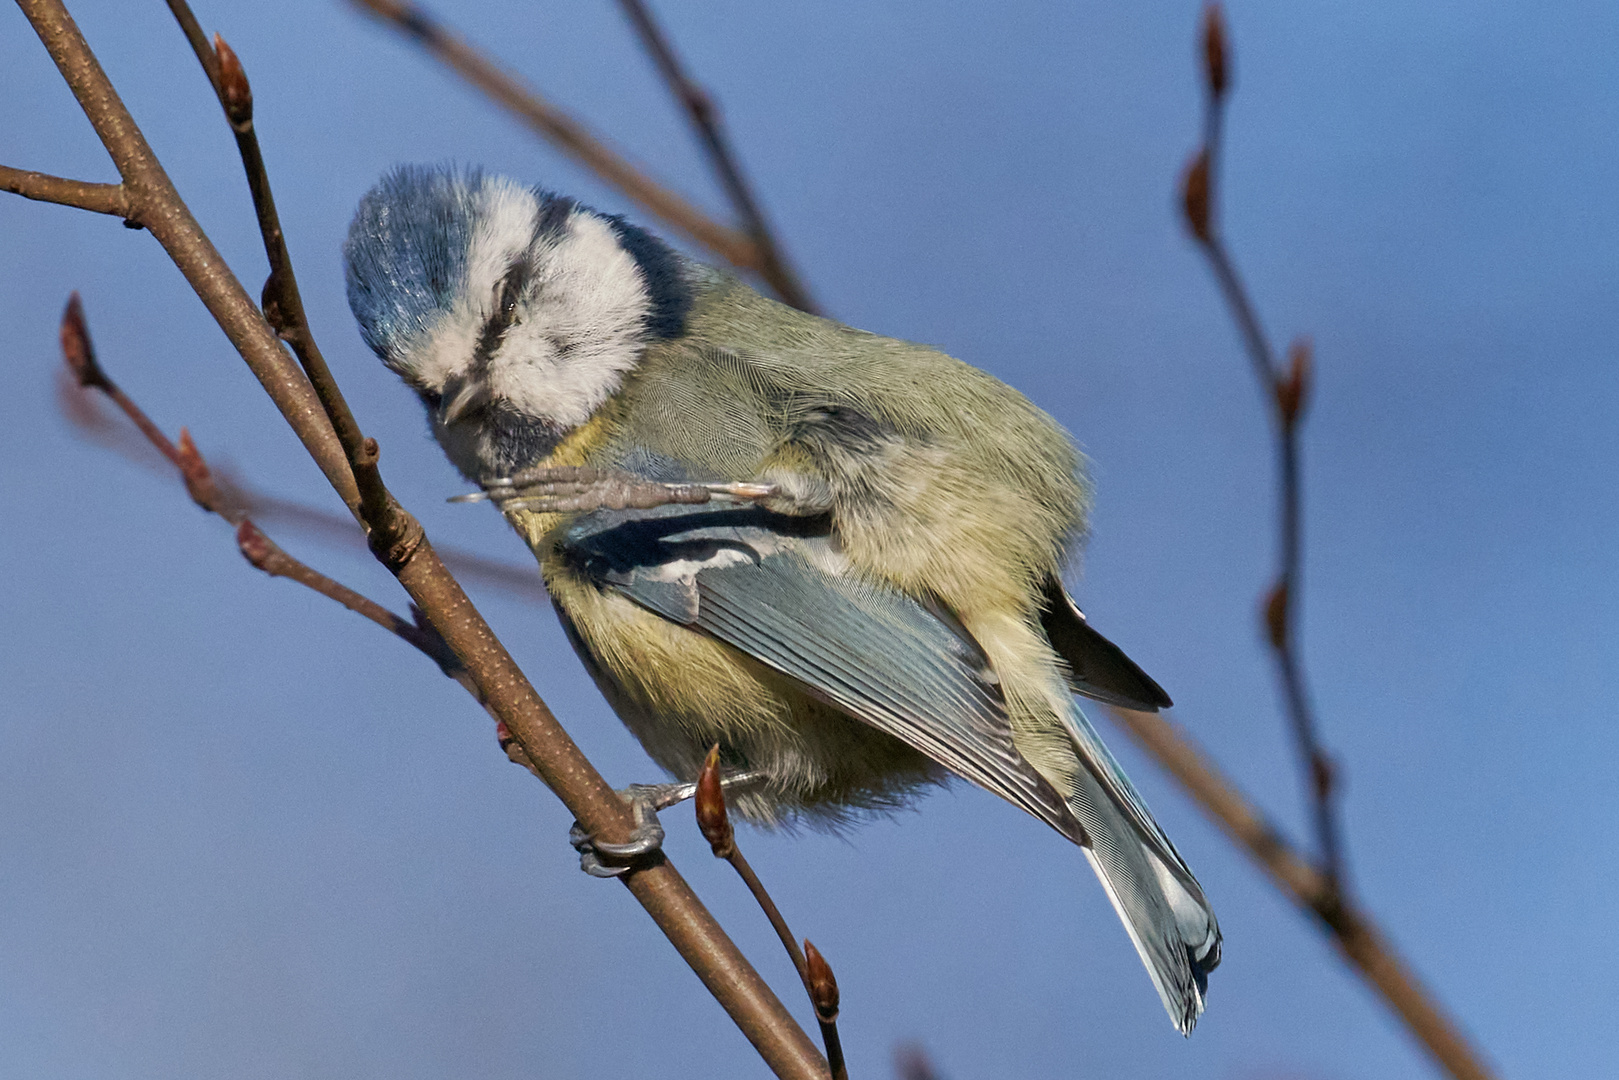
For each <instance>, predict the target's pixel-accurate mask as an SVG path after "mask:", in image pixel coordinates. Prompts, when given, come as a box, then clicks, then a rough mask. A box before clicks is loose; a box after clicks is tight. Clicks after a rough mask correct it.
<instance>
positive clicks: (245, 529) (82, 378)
mask: <svg viewBox="0 0 1619 1080" xmlns="http://www.w3.org/2000/svg"><path fill="white" fill-rule="evenodd" d="M60 337H61V343H62V360H63V363H64V364H66V366H67V370H68V371H69V372H71V373H72V375H73V377H74V380H75V381H76V382H77V384H78V385H79V387H81V388H82V389H84V390H98V391H100V392H101V393H102V394H105V395H106V396H107V398H108V399H110V400H111V401H112V402H113V403H114V404H116V405H117V406H118V408H119V409H120V410H121V411H122V412H123V413H124V415H125V416H127V417H129V419H130V421H131V422H133V423H134V425H135V427H136V428H137V429H138V430H139V431H140V433H141V434H142V436H144V437H145V440H146V443H147V445H149V446H150V447H151V448H152V449H154V450H156V451H157V452H158V453H159V454H160V455H162V457H163V458H164V459H165V460H166V461H168V463H169V464H171V465H173V466H174V468H175V469H176V470H178V471H179V473H180V478H181V480H182V481H184V483H185V487H186V492H187V493H188V494H189V495H190V496H191V500H192V501H193V502H195V503H196V504H197V505H198V506H200V507H202V508H203V509H204V510H206V511H208V512H209V513H212V514H217V515H218V516H220V517H222V518H224V519H225V520H226V521H228V522H230V523H231V524H233V525H235V526H236V527H237V528H236V544H237V547H238V548H239V549H240V551H241V552H242V555H243V556H244V557H245V558H246V559H247V561H248V562H250V563H252V564H253V565H254V566H256V567H258V568H259V569H260V570H263V571H264V572H265V573H267V574H269V575H271V576H272V577H284V578H287V579H289V580H291V581H296V582H298V583H299V584H300V585H304V586H307V587H308V588H310V589H313V590H314V591H315V592H318V593H320V594H321V595H322V596H326V597H330V598H331V599H333V600H336V601H337V602H338V603H340V604H342V605H343V606H344V607H346V608H348V609H349V610H350V611H353V612H355V613H356V614H358V615H361V616H363V617H365V618H367V619H370V620H371V621H372V622H374V623H376V624H377V625H378V626H380V627H382V628H383V629H384V630H387V631H388V632H389V633H392V634H394V635H395V636H396V637H399V638H400V639H402V640H404V641H405V642H407V643H409V644H410V645H412V646H414V647H415V648H417V649H419V650H420V651H421V652H422V653H423V654H425V655H426V656H427V657H428V658H429V659H431V660H432V661H433V662H434V663H436V664H437V665H438V666H439V668H440V669H441V670H442V671H443V672H444V674H446V675H448V676H449V677H450V678H452V679H456V680H457V681H458V682H461V683H462V684H463V685H467V686H468V688H469V689H471V686H470V680H468V679H467V677H466V671H465V669H464V668H463V667H462V666H461V662H460V661H459V660H457V659H456V658H455V654H454V653H452V652H451V651H450V647H449V646H448V645H447V644H445V642H444V639H443V638H442V637H440V636H439V633H438V631H437V630H434V629H433V628H432V626H431V625H425V624H423V623H422V622H420V621H418V622H415V623H412V622H409V621H407V620H405V619H402V618H400V617H399V616H398V615H395V614H394V613H393V612H391V611H389V610H388V609H387V608H385V607H383V606H382V605H381V604H379V603H377V602H376V601H374V600H371V599H369V598H368V597H365V596H362V595H361V594H359V593H357V592H355V591H354V590H353V589H351V588H349V587H348V586H347V585H343V584H341V583H340V582H337V581H334V580H332V579H331V578H329V577H327V576H326V575H325V574H322V573H321V572H320V571H318V570H316V569H314V568H313V567H311V566H308V565H306V564H305V563H302V562H300V561H299V560H297V559H295V558H293V557H292V556H291V555H288V554H287V553H286V552H285V551H284V550H282V548H281V547H280V546H279V545H278V544H276V543H275V541H273V540H271V539H270V538H269V537H268V536H266V535H265V534H264V533H263V531H261V530H260V529H259V527H258V526H257V525H255V524H253V522H252V520H251V519H250V518H249V517H248V515H247V508H246V507H245V506H244V505H243V503H242V502H241V501H240V500H239V499H237V498H236V497H235V490H234V488H233V487H232V486H231V485H228V484H222V483H219V482H218V480H217V477H216V476H215V474H214V472H213V470H211V469H210V468H209V467H208V462H207V461H206V460H205V459H204V458H203V456H202V453H201V451H199V450H198V449H197V444H196V443H194V442H193V441H192V439H191V433H190V432H188V431H187V430H186V429H185V428H181V429H180V440H179V443H178V444H176V443H174V442H171V441H170V440H169V437H168V436H167V435H165V434H164V433H163V431H162V429H161V428H159V427H158V426H157V424H155V423H153V422H152V419H151V418H150V417H149V416H147V415H146V411H145V410H144V409H142V408H141V407H140V406H139V405H137V404H135V401H134V399H132V398H131V397H130V396H129V395H128V394H126V393H124V391H123V390H122V389H121V388H120V387H119V386H118V384H117V383H115V382H113V380H112V379H111V378H110V377H109V376H108V375H107V373H106V370H105V369H104V368H102V366H101V363H100V361H99V360H97V359H96V352H95V345H94V344H93V342H92V339H91V337H90V328H89V325H88V324H87V323H86V322H85V318H84V304H83V302H82V301H81V300H80V299H79V294H78V293H73V294H72V295H71V296H69V297H68V302H67V307H66V308H65V309H64V310H63V312H62V323H61V334H60ZM351 528H352V526H351Z"/></svg>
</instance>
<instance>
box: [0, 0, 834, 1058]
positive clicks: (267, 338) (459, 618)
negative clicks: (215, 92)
mask: <svg viewBox="0 0 1619 1080" xmlns="http://www.w3.org/2000/svg"><path fill="white" fill-rule="evenodd" d="M18 4H19V6H20V7H21V8H22V10H23V13H24V15H25V16H26V17H27V18H28V20H29V22H30V23H31V24H32V25H33V27H34V30H35V32H36V33H37V34H38V35H39V38H40V40H41V42H42V43H43V44H44V45H45V48H46V50H47V51H48V52H49V53H50V56H51V59H52V60H53V61H55V63H56V65H57V68H58V70H59V71H60V72H61V74H62V77H63V79H64V80H65V81H66V82H67V84H68V86H69V88H70V89H71V90H72V91H73V94H74V96H75V97H76V98H77V99H78V101H79V104H80V106H81V108H82V109H83V110H84V113H85V116H86V117H87V118H88V119H89V120H90V123H91V124H92V126H93V127H94V128H95V131H96V134H97V135H98V136H99V137H100V139H101V141H102V144H103V145H104V146H105V147H106V149H107V152H108V154H109V155H110V156H111V158H112V160H113V164H114V165H115V166H116V167H117V169H118V172H119V175H120V177H121V178H122V182H123V187H124V189H125V191H126V193H127V195H128V197H129V203H130V210H131V219H132V220H135V221H138V222H139V223H140V224H141V225H143V226H144V227H145V228H146V229H147V230H148V231H149V232H151V234H152V236H153V238H154V239H156V240H157V241H158V242H159V243H160V244H161V245H162V246H163V249H164V250H165V252H167V253H168V255H169V257H170V258H171V259H172V260H173V262H174V264H175V266H176V268H178V269H179V270H180V272H181V273H182V274H183V275H184V276H185V278H186V280H187V282H188V283H189V284H190V285H191V287H192V288H193V289H194V290H195V291H196V293H197V295H198V297H199V298H200V299H201V300H202V302H203V304H204V305H205V306H206V307H207V309H208V311H209V313H210V314H211V315H212V316H213V317H214V319H215V321H216V322H217V323H218V324H219V326H220V328H221V329H222V330H223V331H224V332H225V334H226V336H227V337H229V338H230V340H231V343H232V344H233V345H234V346H235V347H236V349H237V351H238V352H239V353H240V354H241V356H242V359H243V360H244V361H245V362H246V363H247V365H248V367H249V369H250V370H251V371H252V372H253V373H254V375H255V376H257V377H258V379H259V381H260V383H261V384H262V385H263V386H264V387H265V389H266V391H267V392H268V393H269V394H270V396H271V399H272V400H273V401H274V402H275V403H276V405H277V407H278V408H279V409H280V410H281V413H282V415H283V416H284V417H285V418H286V420H287V422H288V424H289V425H290V426H291V427H292V429H293V431H294V432H295V433H296V434H297V435H298V437H299V439H300V441H301V442H302V443H303V444H304V447H305V449H306V450H307V451H308V452H309V454H310V456H311V457H312V458H314V459H315V461H316V463H317V464H318V465H319V466H320V468H321V470H322V472H323V473H324V474H325V475H326V477H327V479H328V481H329V482H330V483H331V484H332V486H333V488H334V489H335V490H336V491H337V492H338V493H339V495H341V496H342V498H343V500H344V502H345V503H346V504H347V505H348V506H349V508H350V510H351V512H353V513H354V514H355V516H356V517H357V518H358V519H359V520H360V521H361V522H362V524H363V525H364V526H365V528H366V529H367V534H368V537H369V540H370V544H371V550H372V553H373V554H374V555H376V557H377V558H378V560H379V561H381V562H382V563H383V565H384V566H386V567H387V568H388V570H389V571H390V572H391V573H392V574H393V575H394V576H395V577H396V578H397V579H398V580H399V582H400V584H401V585H403V586H404V588H405V590H406V592H408V593H409V594H410V596H411V599H412V600H413V601H414V602H415V603H416V605H417V607H418V608H419V609H420V610H421V611H422V612H423V614H424V616H425V618H426V619H427V620H428V621H429V622H430V623H431V624H432V625H433V627H435V628H436V629H437V631H438V632H439V633H440V634H441V635H442V636H443V638H444V639H445V641H446V642H448V643H449V646H450V648H451V650H452V651H453V652H454V654H455V655H456V657H458V658H459V660H460V661H461V663H462V664H463V665H464V666H465V668H466V669H467V671H468V673H469V676H470V677H471V678H472V680H473V681H474V683H475V684H476V686H477V688H478V690H479V692H480V693H481V696H482V698H483V700H484V701H485V702H486V703H487V706H488V708H489V710H490V711H491V712H492V713H493V714H494V715H495V716H497V717H499V719H500V721H501V722H502V724H503V725H504V726H505V729H506V730H507V731H508V732H509V733H510V734H511V736H512V737H513V738H514V739H515V740H516V742H517V743H518V744H519V745H520V746H521V748H522V751H523V753H524V755H525V756H526V758H527V760H528V761H529V762H530V763H531V765H532V767H533V768H534V770H535V771H536V772H537V773H538V774H539V775H540V776H541V777H542V779H544V781H545V782H546V784H547V785H548V786H549V787H550V788H551V789H552V791H554V792H555V793H556V794H557V795H558V797H559V798H561V800H562V801H563V803H564V804H565V805H566V806H567V807H568V809H569V810H570V811H572V812H573V813H574V815H575V817H576V818H577V819H578V820H579V822H580V824H581V826H582V827H584V828H585V829H587V830H588V831H589V832H590V833H591V834H592V835H594V836H599V837H602V838H604V839H607V840H609V841H619V842H622V841H623V840H624V839H625V838H627V837H628V836H629V834H630V832H631V830H632V828H633V821H632V818H631V814H630V809H629V807H628V806H627V805H626V804H625V803H624V802H623V801H622V800H621V799H619V798H618V797H617V796H616V795H615V793H614V792H613V790H612V789H611V788H610V787H609V786H608V785H607V782H606V781H605V780H604V779H603V778H602V777H601V775H600V774H599V773H598V772H596V770H595V769H594V767H593V766H592V765H591V764H590V762H589V761H588V760H587V759H586V758H585V757H584V755H583V754H582V753H580V751H579V748H578V747H577V746H576V745H575V744H574V743H573V741H572V739H570V738H569V737H568V734H567V732H566V731H564V730H563V728H562V727H561V725H560V724H559V723H558V722H557V720H556V718H555V717H554V716H553V715H552V714H551V711H550V710H549V709H548V708H547V707H546V705H545V702H544V701H543V700H541V699H540V697H539V695H538V694H536V693H535V691H534V688H533V687H532V686H531V685H530V684H529V683H528V681H527V680H526V679H525V678H524V676H523V673H522V671H521V670H520V669H519V668H518V667H517V665H516V663H515V662H514V661H513V660H512V658H511V656H510V654H508V653H507V652H506V650H505V648H504V647H503V646H502V645H501V643H500V642H499V640H498V639H497V638H496V637H495V635H494V632H493V631H492V630H491V629H490V628H489V626H488V624H487V623H485V622H484V620H483V618H482V616H480V615H479V614H478V612H477V610H476V609H475V608H473V606H472V604H471V602H470V601H469V600H468V599H467V597H466V594H465V593H464V592H463V591H462V590H461V587H460V585H459V584H458V583H457V582H456V581H455V579H454V578H453V577H451V576H450V574H449V571H448V570H447V569H445V567H444V565H443V563H442V562H441V561H440V560H439V558H438V556H437V555H436V554H435V553H434V551H433V548H432V545H431V544H430V543H429V542H428V541H427V538H426V536H425V535H424V533H423V531H422V528H421V525H420V524H419V523H418V522H417V521H416V520H415V518H414V517H412V516H411V515H410V514H409V513H408V512H407V511H406V510H405V509H404V508H403V507H402V506H400V505H399V503H398V502H397V501H396V500H395V499H394V498H393V496H392V495H391V494H390V493H389V492H388V490H387V488H386V487H385V486H384V485H383V484H382V481H381V478H380V474H379V473H378V472H377V469H376V462H377V456H378V448H377V444H376V442H375V440H373V439H368V438H363V437H360V434H359V432H358V430H357V429H353V430H349V431H345V430H343V416H344V413H345V412H346V405H344V404H342V397H341V394H340V392H339V391H338V389H337V387H336V385H335V383H334V384H331V385H330V386H327V387H322V391H321V395H320V396H317V394H316V392H315V391H314V389H313V388H312V387H311V385H310V383H309V380H308V379H307V378H306V377H305V376H304V373H303V372H302V371H300V370H299V368H298V367H297V366H296V365H294V364H293V363H292V361H291V359H290V358H289V357H288V356H287V354H286V352H285V350H284V349H283V348H282V345H281V343H280V341H279V340H278V338H277V336H276V331H274V330H272V329H271V327H270V324H269V323H268V322H266V321H265V318H264V317H263V315H261V313H260V312H259V310H258V308H257V307H256V306H255V305H254V303H253V301H252V300H251V299H250V298H249V297H248V295H247V293H246V291H245V290H243V288H242V286H241V283H240V282H239V281H237V279H236V278H235V276H234V275H233V274H232V273H231V272H230V270H229V268H228V266H227V265H226V263H225V261H224V259H223V258H222V257H221V256H220V254H219V252H218V251H217V250H216V249H215V248H214V246H213V244H212V242H211V241H210V240H209V239H208V237H207V235H206V234H205V233H204V232H203V230H202V229H201V227H200V226H199V225H198V224H197V222H196V219H195V218H194V217H193V216H192V214H191V211H190V209H189V207H187V206H186V204H185V202H184V200H183V199H181V198H180V195H179V193H178V192H177V191H176V190H175V189H174V185H173V184H172V183H171V182H170V181H169V178H168V176H167V174H166V173H165V172H164V170H163V168H162V165H161V164H160V163H159V162H158V160H157V158H156V157H155V155H154V154H153V153H152V150H151V148H150V146H149V145H148V144H147V142H146V139H145V137H144V136H143V135H142V134H141V131H140V129H139V128H138V127H137V126H136V124H135V121H134V119H133V118H132V117H131V116H130V115H129V112H128V111H127V110H126V109H125V107H124V104H123V102H122V101H121V100H120V99H119V97H118V94H117V92H116V91H115V90H114V88H113V86H112V84H111V82H110V81H109V80H108V79H107V76H106V74H105V72H103V71H102V69H101V65H100V63H99V62H98V61H97V60H96V58H95V55H94V54H93V53H92V52H91V50H90V48H89V46H88V45H87V44H86V43H85V41H84V39H83V37H82V36H81V35H80V34H79V30H78V27H77V26H76V25H75V24H74V22H73V20H72V18H71V17H70V16H69V15H68V13H67V11H66V9H65V8H64V7H63V6H62V4H61V2H60V0H18ZM216 59H218V58H217V57H216ZM220 78H221V80H222V83H221V84H223V81H224V80H225V79H226V75H225V73H224V68H223V65H221V76H220ZM222 96H226V97H228V95H222ZM225 104H226V108H227V115H231V102H230V101H228V100H227V101H226V102H225ZM231 120H232V126H233V128H235V127H237V120H238V117H237V116H234V115H231ZM255 194H256V195H257V194H258V193H257V192H255ZM258 209H259V212H260V222H261V226H262V225H263V224H264V222H265V220H266V219H265V214H264V210H265V208H264V207H263V206H262V205H260V206H259V207H258ZM266 239H267V240H269V239H270V238H269V237H268V236H267V237H266ZM274 264H275V259H274V256H272V266H274ZM278 321H279V320H278ZM283 325H284V324H283ZM314 375H315V372H313V371H312V372H311V376H314ZM355 440H357V442H356V441H355ZM620 880H621V881H623V882H624V883H625V885H626V887H627V888H628V889H629V890H630V892H631V894H632V895H634V896H635V897H636V899H637V900H638V901H639V902H640V903H641V904H642V906H643V907H644V908H646V910H647V911H648V913H649V914H650V915H651V916H652V918H653V919H654V921H655V922H656V923H657V924H658V926H659V929H661V930H662V931H663V933H664V934H665V935H666V936H667V937H668V938H669V940H670V942H671V943H672V944H674V945H675V947H676V949H677V950H678V951H679V952H680V954H681V956H682V957H683V958H684V959H685V960H686V961H687V963H688V964H690V965H691V967H692V969H693V970H694V971H695V972H696V974H697V975H698V977H699V978H700V979H701V980H702V982H703V983H704V985H705V987H707V989H708V990H709V992H710V993H712V994H713V995H714V997H715V999H716V1000H717V1001H718V1002H719V1003H720V1005H721V1006H722V1007H724V1008H725V1010H726V1011H727V1012H728V1013H729V1014H730V1015H731V1017H732V1019H733V1020H734V1021H735V1022H736V1023H737V1025H738V1027H739V1028H741V1029H742V1031H743V1033H744V1034H745V1035H746V1036H747V1037H748V1039H749V1040H750V1041H751V1042H752V1043H753V1044H754V1046H755V1047H756V1048H757V1049H758V1050H759V1053H760V1054H761V1056H763V1057H764V1059H765V1061H766V1063H767V1064H768V1065H769V1066H770V1067H771V1068H772V1069H773V1070H774V1071H775V1072H776V1073H777V1074H778V1075H780V1076H783V1077H789V1076H790V1077H799V1078H804V1080H808V1078H811V1077H815V1078H819V1077H821V1076H822V1075H823V1070H824V1068H825V1065H824V1062H823V1061H822V1060H821V1057H820V1054H819V1053H817V1052H816V1050H815V1048H814V1046H813V1045H812V1044H811V1043H810V1042H809V1040H808V1038H807V1037H806V1036H805V1035H804V1033H803V1031H802V1030H800V1029H799V1027H798V1025H797V1024H796V1023H794V1022H793V1020H792V1017H791V1016H790V1015H789V1014H788V1013H787V1011H786V1009H785V1008H783V1007H782V1005H781V1002H780V1001H779V1000H777V999H776V997H775V995H774V994H773V993H771V991H770V988H769V987H768V986H767V985H765V983H764V982H763V980H761V979H760V978H759V975H758V973H757V972H756V971H754V970H753V968H752V967H751V966H750V965H749V964H748V962H747V959H746V958H745V957H743V956H742V954H741V953H740V951H738V950H737V948H736V946H735V944H734V943H733V942H731V941H730V939H729V938H727V937H726V936H725V933H724V931H723V930H721V929H720V927H719V925H718V924H717V923H715V922H714V919H713V916H711V915H710V914H709V913H708V911H707V910H706V909H705V908H704V907H703V906H702V904H701V902H700V901H698V899H697V898H696V896H695V895H694V894H693V893H692V892H691V890H690V888H689V886H687V885H686V883H685V882H684V881H683V880H682V879H681V878H680V876H679V874H678V873H677V872H676V871H675V869H674V867H673V866H672V865H671V864H670V863H669V862H668V861H667V860H666V859H665V860H658V861H655V862H653V863H651V864H649V865H648V866H647V867H646V868H645V869H638V870H636V871H634V872H631V873H627V874H625V875H623V877H621V878H620Z"/></svg>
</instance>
